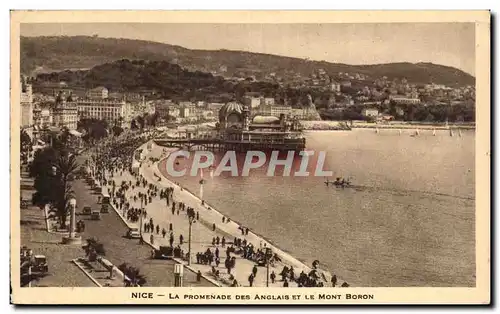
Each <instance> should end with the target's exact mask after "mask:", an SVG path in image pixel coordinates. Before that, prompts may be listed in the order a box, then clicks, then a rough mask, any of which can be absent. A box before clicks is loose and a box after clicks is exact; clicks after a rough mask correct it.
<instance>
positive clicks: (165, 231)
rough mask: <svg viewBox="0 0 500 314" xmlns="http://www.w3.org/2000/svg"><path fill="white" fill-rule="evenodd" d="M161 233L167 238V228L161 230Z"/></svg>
mask: <svg viewBox="0 0 500 314" xmlns="http://www.w3.org/2000/svg"><path fill="white" fill-rule="evenodd" d="M161 234H162V235H163V238H164V239H165V236H166V235H167V230H165V228H163V229H162V230H161Z"/></svg>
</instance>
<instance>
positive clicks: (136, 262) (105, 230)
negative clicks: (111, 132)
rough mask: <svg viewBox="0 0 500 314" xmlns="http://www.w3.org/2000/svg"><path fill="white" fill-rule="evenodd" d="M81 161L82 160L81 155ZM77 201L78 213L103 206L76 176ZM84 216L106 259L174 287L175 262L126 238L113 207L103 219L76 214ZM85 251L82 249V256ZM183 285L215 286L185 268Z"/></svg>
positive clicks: (160, 284) (155, 284)
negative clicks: (162, 258)
mask: <svg viewBox="0 0 500 314" xmlns="http://www.w3.org/2000/svg"><path fill="white" fill-rule="evenodd" d="M79 162H80V163H81V164H83V161H82V160H81V159H80V160H79ZM73 188H74V190H75V192H76V193H75V194H76V201H77V206H78V208H77V213H78V212H80V211H81V209H83V207H84V206H91V207H92V208H100V204H97V196H98V195H97V194H94V192H93V191H91V189H90V187H89V186H88V185H87V184H86V183H85V182H84V181H81V180H76V181H75V182H74V184H73ZM80 219H82V220H83V221H84V222H85V232H84V233H83V234H82V237H83V239H84V240H85V239H87V238H90V237H96V238H98V239H99V241H100V242H101V243H103V244H104V248H105V250H106V259H108V260H109V261H110V262H112V263H113V264H114V265H116V266H118V265H120V264H121V263H124V262H126V263H127V264H129V265H132V266H135V267H138V268H139V269H140V272H141V273H142V274H143V275H144V276H145V277H146V280H147V283H146V285H145V286H153V287H173V286H174V264H175V263H174V262H173V261H166V260H155V259H151V258H150V256H151V247H150V246H148V245H144V244H143V245H140V244H139V240H137V239H127V238H125V237H124V235H125V233H126V232H127V227H126V225H125V224H124V222H123V221H122V219H121V218H120V217H119V216H118V214H117V213H116V212H115V211H114V210H110V211H109V213H107V214H102V215H101V220H98V221H95V220H90V216H86V215H85V216H84V215H77V216H76V220H77V221H78V220H80ZM83 255H84V253H83V250H82V256H83ZM184 286H186V287H196V286H198V287H213V284H211V283H210V282H208V281H207V280H205V279H203V278H202V280H201V281H200V282H197V281H196V275H195V274H194V273H192V272H191V271H188V270H185V271H184Z"/></svg>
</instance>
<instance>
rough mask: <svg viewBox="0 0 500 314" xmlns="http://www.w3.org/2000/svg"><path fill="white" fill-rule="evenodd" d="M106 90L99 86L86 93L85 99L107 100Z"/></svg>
mask: <svg viewBox="0 0 500 314" xmlns="http://www.w3.org/2000/svg"><path fill="white" fill-rule="evenodd" d="M108 95H109V93H108V89H107V88H106V87H103V86H99V87H96V88H93V89H91V90H89V91H87V95H86V96H87V98H90V99H107V98H108Z"/></svg>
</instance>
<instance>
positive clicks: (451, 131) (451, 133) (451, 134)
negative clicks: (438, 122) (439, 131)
mask: <svg viewBox="0 0 500 314" xmlns="http://www.w3.org/2000/svg"><path fill="white" fill-rule="evenodd" d="M450 136H453V130H452V129H451V128H450Z"/></svg>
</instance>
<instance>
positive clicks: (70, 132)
mask: <svg viewBox="0 0 500 314" xmlns="http://www.w3.org/2000/svg"><path fill="white" fill-rule="evenodd" d="M69 134H71V135H73V136H77V137H81V136H82V133H80V132H78V131H76V130H70V131H69Z"/></svg>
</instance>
